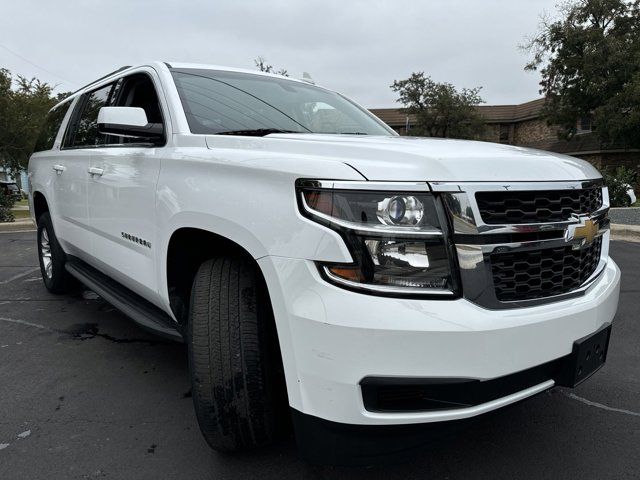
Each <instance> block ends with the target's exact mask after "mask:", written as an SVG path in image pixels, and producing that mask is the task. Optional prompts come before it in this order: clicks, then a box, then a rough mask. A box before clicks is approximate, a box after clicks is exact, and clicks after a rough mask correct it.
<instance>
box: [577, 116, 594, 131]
mask: <svg viewBox="0 0 640 480" xmlns="http://www.w3.org/2000/svg"><path fill="white" fill-rule="evenodd" d="M592 130H593V120H592V118H591V116H590V115H587V116H584V117H581V118H580V120H578V133H589V132H591V131H592Z"/></svg>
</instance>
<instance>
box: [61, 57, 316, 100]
mask: <svg viewBox="0 0 640 480" xmlns="http://www.w3.org/2000/svg"><path fill="white" fill-rule="evenodd" d="M147 66H151V67H155V68H156V69H166V68H170V69H171V68H182V69H188V68H191V69H195V70H222V71H225V72H238V73H249V74H252V75H262V76H264V77H275V78H282V79H284V80H290V81H292V82H299V83H304V84H307V85H308V84H309V82H307V81H305V80H301V79H298V78H293V77H285V76H283V75H278V74H276V73H267V72H261V71H259V70H250V69H247V68H235V67H225V66H222V65H210V64H205V63H185V62H163V61H155V62H148V63H141V64H139V65H134V66H131V65H125V66H123V67H120V68H118V69H117V70H114V71H113V72H110V73H107V74H106V75H104V76H102V77H100V78H97V79H95V80H93V81H92V82H90V83H88V84H86V85H84V86H83V87H81V88H79V89H78V90H76V91H75V92H73V93H72V94H71V95H69V96H68V97H66V98H64V99H63V100H61V101H60V102H58V103H57V104H56V105H54V106H53V108H52V109H51V110H53V109H55V108H57V107H58V106H59V105H62V104H63V103H65V102H68V101H69V100H71V99H73V98H74V97H77V96H78V95H81V94H82V93H83V92H84V91H86V90H87V89H88V88H89V87H91V86H93V85H95V84H98V83H100V82H103V81H105V82H107V81H109V80H110V79H111V78H112V77H117V76H121V75H123V74H124V72H127V71H129V70H136V69H138V68H141V67H147ZM314 86H315V87H318V88H323V89H325V90H327V89H326V88H324V87H322V86H320V85H316V84H314Z"/></svg>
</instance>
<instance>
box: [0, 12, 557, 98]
mask: <svg viewBox="0 0 640 480" xmlns="http://www.w3.org/2000/svg"><path fill="white" fill-rule="evenodd" d="M557 1H558V0H511V1H508V0H412V1H406V0H288V1H285V0H208V1H201V0H194V1H189V0H183V1H177V0H151V1H149V0H109V1H104V2H100V1H95V0H94V1H88V0H69V1H61V0H58V1H55V0H54V1H52V0H48V1H42V0H37V1H36V0H20V1H13V2H9V1H7V2H3V3H4V5H3V7H2V16H0V68H7V69H9V70H10V71H11V72H12V73H15V74H21V75H23V76H26V77H34V76H35V77H37V78H39V79H41V80H43V81H46V82H48V83H51V84H54V85H56V91H58V92H59V91H69V90H76V89H78V88H80V87H82V86H83V85H85V84H87V83H89V82H91V81H93V80H95V79H97V78H98V77H101V76H102V75H104V74H106V73H108V72H110V71H113V70H115V69H116V68H118V67H120V66H122V65H136V64H140V63H144V62H148V61H152V60H162V61H169V62H171V61H181V62H197V63H210V64H215V65H226V66H232V67H239V68H249V69H253V68H255V66H254V59H255V58H256V57H258V56H262V57H264V58H265V59H266V61H267V63H270V64H272V65H274V66H275V67H276V68H286V69H287V70H288V72H289V73H290V75H291V76H293V77H297V78H301V77H302V73H303V72H309V74H310V75H311V77H312V78H313V79H314V80H315V81H316V83H318V84H319V85H322V86H324V87H327V88H330V89H333V90H337V91H339V92H341V93H343V94H345V95H347V96H348V97H350V98H352V99H354V100H355V101H356V102H358V103H360V104H361V105H363V106H365V107H367V108H382V107H394V106H396V105H398V104H397V103H396V98H397V95H396V94H395V93H394V92H393V91H391V89H390V88H389V86H390V85H391V84H392V83H393V81H394V80H400V79H404V78H407V77H408V76H409V75H410V74H411V73H412V72H418V71H424V72H425V74H426V75H429V76H431V77H432V78H433V79H434V80H435V81H439V82H449V83H452V84H453V85H455V86H456V87H458V88H463V87H467V88H472V87H478V86H479V87H482V91H481V96H482V97H483V98H484V100H485V101H486V103H487V104H489V105H498V104H511V103H522V102H526V101H529V100H533V99H535V98H539V96H540V95H539V92H538V90H539V86H538V82H539V74H538V73H536V72H525V71H524V65H525V64H526V62H527V60H528V58H529V55H528V54H527V53H526V52H523V51H522V50H521V49H520V48H519V45H521V44H523V43H524V42H525V41H526V38H527V37H529V36H531V35H533V34H535V32H536V31H537V29H538V27H539V23H540V15H542V14H543V13H545V12H546V13H549V14H553V13H554V12H555V4H556V3H557Z"/></svg>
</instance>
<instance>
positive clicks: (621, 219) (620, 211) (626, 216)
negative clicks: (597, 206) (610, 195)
mask: <svg viewBox="0 0 640 480" xmlns="http://www.w3.org/2000/svg"><path fill="white" fill-rule="evenodd" d="M609 218H611V223H616V224H621V225H640V207H629V208H612V209H611V210H609Z"/></svg>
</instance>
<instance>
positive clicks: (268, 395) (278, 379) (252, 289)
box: [187, 256, 288, 452]
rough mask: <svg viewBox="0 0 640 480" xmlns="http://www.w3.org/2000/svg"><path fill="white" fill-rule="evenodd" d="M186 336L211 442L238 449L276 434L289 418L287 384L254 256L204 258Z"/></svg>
mask: <svg viewBox="0 0 640 480" xmlns="http://www.w3.org/2000/svg"><path fill="white" fill-rule="evenodd" d="M187 341H188V347H189V367H190V373H191V385H192V392H193V403H194V406H195V410H196V416H197V418H198V423H199V425H200V430H201V431H202V434H203V435H204V438H205V439H206V441H207V443H208V444H209V445H210V446H211V447H212V448H213V449H215V450H219V451H224V452H234V451H241V450H247V449H251V448H253V447H257V446H262V445H267V444H269V443H271V442H272V441H273V440H275V439H276V438H277V437H278V436H279V434H280V433H281V432H282V428H281V427H282V426H283V425H286V422H287V421H286V420H285V418H284V415H286V413H285V412H284V411H283V410H281V407H282V406H283V402H286V389H285V387H284V380H283V375H282V361H281V358H280V351H279V347H278V341H277V335H276V333H275V324H274V322H273V314H272V310H271V304H270V302H269V297H268V293H267V289H266V285H265V284H264V280H262V276H261V274H260V272H259V271H258V268H257V266H256V264H255V262H254V261H253V259H250V258H244V257H240V256H238V257H221V258H215V259H212V260H208V261H207V262H205V263H203V264H202V265H201V266H200V269H199V270H198V272H197V274H196V276H195V279H194V282H193V288H192V293H191V302H190V309H189V324H188V331H187ZM284 406H287V405H286V403H284ZM287 413H288V412H287Z"/></svg>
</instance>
